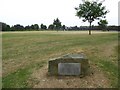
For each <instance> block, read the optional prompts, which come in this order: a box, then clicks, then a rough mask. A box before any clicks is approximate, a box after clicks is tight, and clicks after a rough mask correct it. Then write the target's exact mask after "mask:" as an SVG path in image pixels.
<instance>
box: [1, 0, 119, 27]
mask: <svg viewBox="0 0 120 90" xmlns="http://www.w3.org/2000/svg"><path fill="white" fill-rule="evenodd" d="M99 1H100V0H99ZM118 2H119V0H105V1H104V2H103V5H104V6H106V9H107V10H109V11H110V12H109V13H108V14H107V15H106V19H107V21H108V23H109V24H108V25H118ZM80 3H82V0H0V22H5V23H7V24H9V25H15V24H21V25H24V26H26V25H31V24H39V25H40V24H41V23H43V24H45V25H47V26H48V25H50V24H52V23H53V20H54V19H56V18H59V19H60V21H61V22H62V25H66V26H85V25H86V26H88V25H89V23H88V22H82V19H79V18H78V17H77V16H75V14H76V10H75V9H74V8H75V7H78V6H79V4H80ZM97 22H98V21H95V22H93V23H92V24H93V25H97Z"/></svg>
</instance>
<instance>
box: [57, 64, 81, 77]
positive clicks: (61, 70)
mask: <svg viewBox="0 0 120 90" xmlns="http://www.w3.org/2000/svg"><path fill="white" fill-rule="evenodd" d="M80 69H81V67H80V63H59V64H58V74H59V75H80Z"/></svg>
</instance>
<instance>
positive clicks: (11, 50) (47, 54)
mask: <svg viewBox="0 0 120 90" xmlns="http://www.w3.org/2000/svg"><path fill="white" fill-rule="evenodd" d="M72 33H73V32H70V31H69V32H65V33H64V32H54V31H53V32H52V31H51V32H50V31H48V32H22V33H21V32H16V33H11V32H8V33H6V32H5V33H2V70H3V71H2V72H3V73H2V75H3V79H2V84H3V88H25V87H33V85H31V84H29V81H30V80H29V79H30V75H31V74H32V73H33V71H34V70H36V69H40V68H41V67H43V66H44V65H47V62H48V60H49V59H50V58H53V57H58V56H61V55H64V54H67V53H74V52H75V51H82V52H84V53H85V54H86V55H87V57H88V59H89V61H90V62H91V63H92V64H96V65H97V66H98V67H99V68H100V69H101V70H102V71H103V73H104V74H105V75H106V77H107V78H108V79H110V83H111V86H112V87H117V86H118V81H117V80H118V64H117V63H118V62H117V61H118V33H95V34H94V32H93V34H92V35H88V33H87V32H86V33H82V32H81V33H80V32H79V33H73V34H72ZM119 49H120V48H119ZM33 83H34V81H33Z"/></svg>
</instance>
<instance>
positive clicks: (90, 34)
mask: <svg viewBox="0 0 120 90" xmlns="http://www.w3.org/2000/svg"><path fill="white" fill-rule="evenodd" d="M89 35H91V22H90V27H89Z"/></svg>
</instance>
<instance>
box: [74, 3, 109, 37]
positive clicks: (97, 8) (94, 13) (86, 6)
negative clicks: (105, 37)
mask: <svg viewBox="0 0 120 90" xmlns="http://www.w3.org/2000/svg"><path fill="white" fill-rule="evenodd" d="M105 9H106V8H105V6H102V2H100V3H99V2H97V1H92V2H90V1H83V4H79V7H77V8H75V10H76V11H77V13H76V16H78V17H79V18H83V22H86V21H88V22H89V24H90V26H89V27H90V29H89V35H91V24H92V22H93V21H95V20H99V19H100V18H105V15H106V14H107V13H108V12H109V11H107V10H105Z"/></svg>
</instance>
